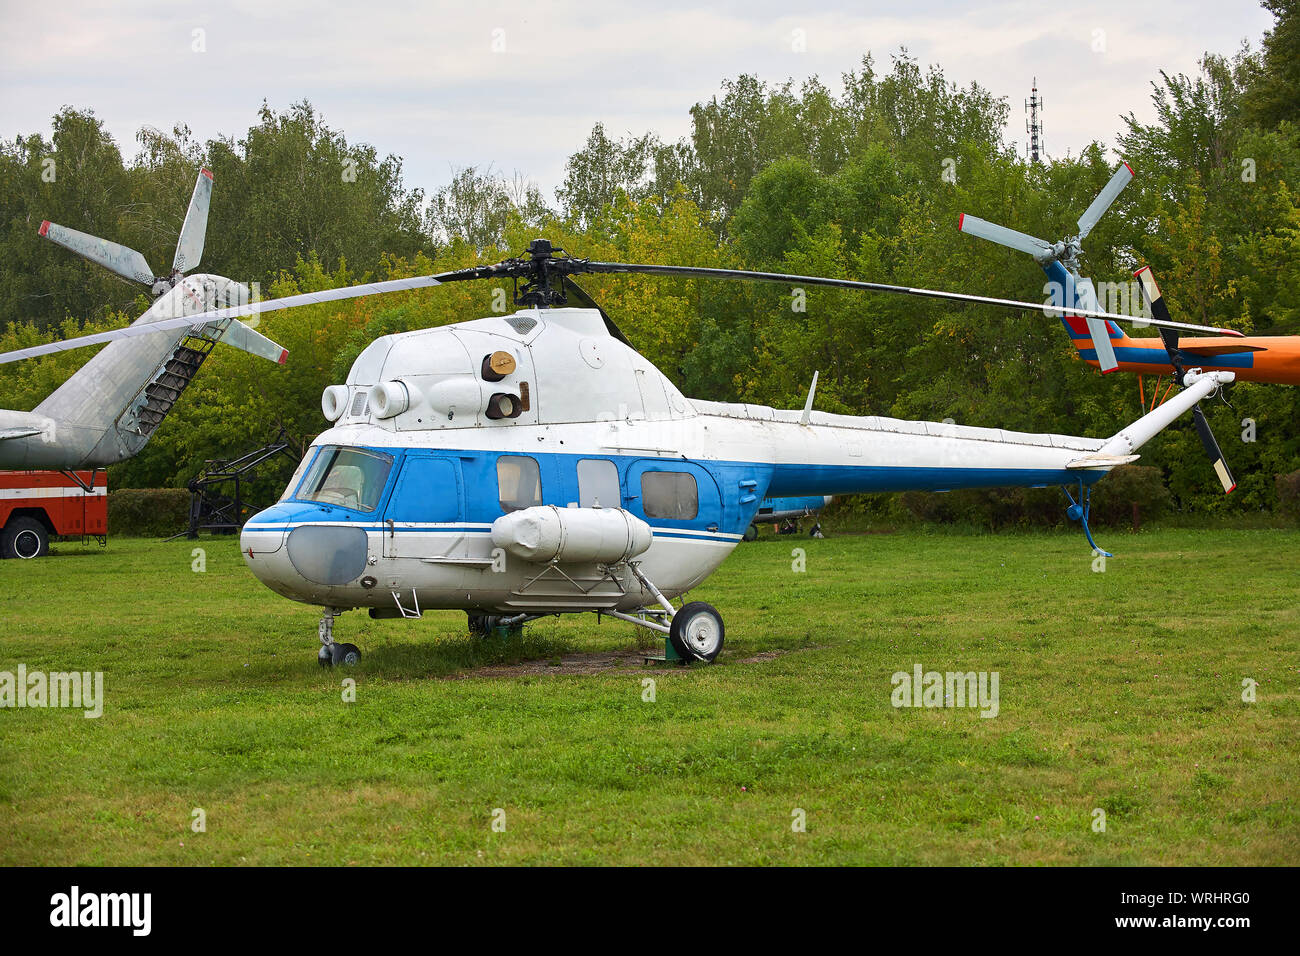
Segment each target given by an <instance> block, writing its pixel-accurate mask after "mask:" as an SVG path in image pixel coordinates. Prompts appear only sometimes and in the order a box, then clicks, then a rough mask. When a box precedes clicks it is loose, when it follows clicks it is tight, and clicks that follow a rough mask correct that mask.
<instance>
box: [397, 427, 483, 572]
mask: <svg viewBox="0 0 1300 956" xmlns="http://www.w3.org/2000/svg"><path fill="white" fill-rule="evenodd" d="M464 513H465V489H464V483H463V481H462V479H461V473H460V461H459V460H458V459H455V458H448V457H445V456H443V455H435V454H430V453H427V452H419V451H415V452H407V453H406V458H405V459H404V460H403V462H402V470H401V472H400V473H399V474H398V476H397V484H396V485H394V486H393V493H392V496H391V497H390V498H389V499H388V509H387V510H386V511H385V512H384V557H386V558H417V559H419V558H441V557H445V556H447V555H449V554H452V553H453V552H455V550H456V548H457V547H458V546H459V545H461V544H462V543H463V541H464V537H465V531H464V527H463V518H464Z"/></svg>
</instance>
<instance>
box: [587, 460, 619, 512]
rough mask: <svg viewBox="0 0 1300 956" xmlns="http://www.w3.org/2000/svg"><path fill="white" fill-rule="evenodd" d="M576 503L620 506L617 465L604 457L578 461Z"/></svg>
mask: <svg viewBox="0 0 1300 956" xmlns="http://www.w3.org/2000/svg"><path fill="white" fill-rule="evenodd" d="M578 504H579V505H581V506H582V507H583V508H621V507H622V506H623V496H622V494H620V492H619V488H618V466H617V465H615V464H614V463H613V462H612V461H607V460H605V459H604V458H583V459H582V460H580V461H579V462H578Z"/></svg>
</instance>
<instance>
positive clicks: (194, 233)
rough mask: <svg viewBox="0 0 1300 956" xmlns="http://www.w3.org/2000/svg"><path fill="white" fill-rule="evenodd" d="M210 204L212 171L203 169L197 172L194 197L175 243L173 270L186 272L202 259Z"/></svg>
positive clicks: (191, 199)
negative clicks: (197, 177)
mask: <svg viewBox="0 0 1300 956" xmlns="http://www.w3.org/2000/svg"><path fill="white" fill-rule="evenodd" d="M211 204H212V171H211V170H209V169H207V168H206V167H205V168H203V169H200V170H199V179H198V182H196V183H195V184H194V195H192V196H191V197H190V208H189V211H188V212H186V213H185V224H184V225H183V226H181V235H180V239H179V240H178V241H177V243H176V257H175V258H174V259H173V260H172V269H173V270H175V271H179V272H188V271H189V270H190V269H193V268H194V267H195V266H197V265H198V264H199V260H200V259H202V258H203V239H204V237H205V236H206V235H207V231H208V207H209V206H210V205H211Z"/></svg>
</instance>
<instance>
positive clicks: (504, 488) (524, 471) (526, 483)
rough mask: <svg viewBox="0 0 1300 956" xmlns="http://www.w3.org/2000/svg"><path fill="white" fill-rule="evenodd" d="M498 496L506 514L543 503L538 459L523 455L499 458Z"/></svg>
mask: <svg viewBox="0 0 1300 956" xmlns="http://www.w3.org/2000/svg"><path fill="white" fill-rule="evenodd" d="M497 498H498V500H499V501H500V503H501V510H502V511H504V512H505V513H506V514H509V513H510V512H512V511H520V510H522V509H524V508H531V507H533V506H534V505H540V504H541V503H542V473H541V471H540V470H539V469H538V467H537V460H536V459H534V458H526V457H524V456H522V455H503V456H501V457H500V458H498V459H497Z"/></svg>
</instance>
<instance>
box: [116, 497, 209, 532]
mask: <svg viewBox="0 0 1300 956" xmlns="http://www.w3.org/2000/svg"><path fill="white" fill-rule="evenodd" d="M189 523H190V493H189V492H188V491H186V490H185V489H184V488H122V489H120V490H118V491H110V492H109V493H108V533H109V534H110V535H123V536H126V537H142V538H163V537H167V536H168V535H173V534H175V533H176V532H178V531H182V530H184V529H185V528H188V527H189Z"/></svg>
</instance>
